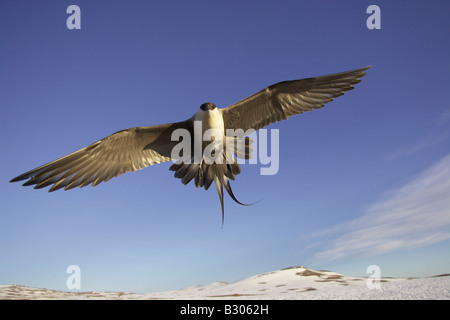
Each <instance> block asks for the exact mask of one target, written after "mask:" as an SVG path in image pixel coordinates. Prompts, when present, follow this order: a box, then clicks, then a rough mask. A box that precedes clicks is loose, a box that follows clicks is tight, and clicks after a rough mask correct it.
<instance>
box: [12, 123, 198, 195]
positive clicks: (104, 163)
mask: <svg viewBox="0 0 450 320" xmlns="http://www.w3.org/2000/svg"><path fill="white" fill-rule="evenodd" d="M191 127H192V122H191V121H183V122H176V123H170V124H164V125H158V126H150V127H134V128H130V129H126V130H122V131H118V132H116V133H114V134H112V135H110V136H108V137H106V138H103V139H101V140H99V141H97V142H94V143H93V144H91V145H89V146H87V147H85V148H83V149H80V150H78V151H75V152H73V153H71V154H69V155H67V156H65V157H62V158H59V159H57V160H55V161H52V162H49V163H47V164H44V165H42V166H40V167H38V168H36V169H33V170H31V171H28V172H26V173H24V174H21V175H20V176H17V177H16V178H14V179H12V180H11V181H10V182H16V181H21V180H25V179H29V180H28V181H26V182H25V183H24V186H30V185H35V187H34V188H35V189H40V188H43V187H46V186H49V185H53V186H52V187H51V188H50V189H49V191H55V190H58V189H61V188H64V189H65V190H69V189H72V188H74V187H80V188H81V187H84V186H87V185H89V184H92V186H93V187H95V186H96V185H98V184H99V183H101V182H103V181H104V182H106V181H108V180H110V179H111V178H112V177H117V176H119V175H121V174H123V173H126V172H128V171H135V170H139V169H142V168H144V167H147V166H150V165H153V164H156V163H161V162H166V161H169V160H171V152H172V148H173V147H174V146H175V145H176V144H177V143H178V141H172V139H171V136H172V132H173V131H174V130H176V129H179V128H183V129H186V130H189V132H191V131H192V128H191Z"/></svg>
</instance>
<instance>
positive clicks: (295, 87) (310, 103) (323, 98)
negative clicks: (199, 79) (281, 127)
mask: <svg viewBox="0 0 450 320" xmlns="http://www.w3.org/2000/svg"><path fill="white" fill-rule="evenodd" d="M369 68H370V67H365V68H361V69H356V70H351V71H347V72H341V73H336V74H331V75H327V76H321V77H315V78H307V79H300V80H292V81H283V82H279V83H276V84H274V85H271V86H269V87H267V88H265V89H263V90H261V91H259V92H257V93H255V94H254V95H252V96H250V97H248V98H246V99H244V100H241V101H239V102H237V103H235V104H233V105H231V106H229V107H226V108H224V109H221V111H222V116H223V120H224V124H225V129H235V130H237V129H242V130H244V131H247V130H248V129H254V130H258V129H261V128H263V127H265V126H267V125H269V124H271V123H274V122H277V121H281V120H285V119H288V118H289V117H290V116H293V115H296V114H300V113H303V112H305V111H310V110H314V109H317V108H321V107H323V106H324V104H325V103H327V102H330V101H332V100H333V99H334V98H336V97H339V96H341V95H343V94H344V92H345V91H348V90H351V89H353V85H355V84H357V83H359V82H360V81H361V80H360V78H362V77H363V76H364V75H365V74H366V73H365V72H364V71H366V70H367V69H369Z"/></svg>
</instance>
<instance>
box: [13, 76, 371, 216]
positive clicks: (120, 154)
mask: <svg viewBox="0 0 450 320" xmlns="http://www.w3.org/2000/svg"><path fill="white" fill-rule="evenodd" d="M368 68H370V67H365V68H361V69H356V70H352V71H347V72H342V73H336V74H331V75H326V76H320V77H314V78H306V79H300V80H291V81H283V82H279V83H276V84H274V85H271V86H269V87H267V88H264V89H263V90H261V91H259V92H257V93H255V94H253V95H252V96H250V97H248V98H246V99H244V100H241V101H239V102H237V103H235V104H233V105H231V106H228V107H226V108H222V109H219V108H217V107H216V105H215V104H213V103H210V102H208V103H204V104H202V105H201V106H200V108H199V110H198V111H197V113H195V114H194V115H193V116H192V117H191V118H189V119H188V120H185V121H181V122H175V123H169V124H163V125H156V126H149V127H134V128H129V129H125V130H122V131H118V132H116V133H114V134H112V135H110V136H107V137H105V138H103V139H101V140H99V141H97V142H94V143H93V144H91V145H89V146H87V147H85V148H83V149H80V150H78V151H75V152H73V153H71V154H69V155H66V156H64V157H62V158H59V159H57V160H54V161H52V162H49V163H47V164H44V165H42V166H40V167H38V168H36V169H33V170H30V171H28V172H26V173H24V174H21V175H19V176H17V177H16V178H14V179H12V180H11V182H16V181H21V180H25V179H29V180H28V181H26V182H25V183H24V184H23V185H24V186H30V185H35V187H34V188H35V189H40V188H44V187H47V186H50V185H52V186H51V188H50V189H49V191H50V192H51V191H55V190H58V189H61V188H64V190H69V189H72V188H74V187H80V188H81V187H84V186H87V185H90V184H91V185H92V187H95V186H96V185H98V184H99V183H101V182H103V181H105V182H106V181H108V180H110V179H111V178H112V177H117V176H119V175H121V174H123V173H126V172H128V171H136V170H139V169H142V168H144V167H147V166H150V165H154V164H157V163H162V162H166V161H174V163H173V165H172V166H171V167H170V170H172V171H175V177H176V178H179V179H181V182H182V183H183V184H188V183H189V182H190V181H191V180H194V182H195V186H196V187H198V188H201V187H204V188H205V189H206V190H207V189H208V188H209V187H210V185H211V184H212V182H213V181H214V183H215V186H216V189H217V192H218V194H219V198H220V203H221V208H222V223H223V219H224V203H223V187H225V190H226V191H227V192H228V194H229V195H230V197H231V198H232V199H233V200H234V201H235V202H237V203H239V204H241V205H244V204H243V203H241V202H239V201H238V200H237V199H236V197H235V196H234V194H233V192H232V190H231V186H230V179H231V180H235V178H236V175H238V174H239V173H240V172H241V168H240V165H239V163H238V161H237V160H236V157H237V158H242V159H248V158H250V157H251V150H252V148H251V139H249V138H248V137H244V138H243V140H242V139H239V138H236V137H229V136H227V135H226V133H227V129H228V130H229V129H232V130H235V131H238V129H242V131H244V132H248V130H249V129H253V130H258V129H261V128H263V127H265V126H268V125H270V124H272V123H274V122H277V121H281V120H285V119H288V118H289V117H291V116H293V115H296V114H301V113H303V112H305V111H311V110H314V109H318V108H321V107H323V106H324V104H325V103H328V102H330V101H332V100H333V99H334V98H336V97H338V96H341V95H343V94H344V92H345V91H348V90H351V89H353V86H354V85H355V84H357V83H359V82H360V81H361V80H360V79H361V78H362V77H363V76H364V75H365V74H366V73H365V71H366V70H367V69H368ZM196 123H199V124H200V126H199V127H200V128H201V132H200V134H196V132H195V131H196ZM177 129H180V130H181V131H180V130H179V131H178V132H183V130H184V132H188V133H189V134H190V135H191V137H194V138H193V139H191V141H190V150H188V151H190V152H186V154H180V153H178V152H175V153H174V152H173V151H174V147H175V146H177V145H179V144H180V141H179V140H177V139H174V133H175V132H177V131H176V130H177ZM209 129H213V130H215V132H219V133H220V134H221V135H222V138H223V139H222V140H221V139H217V136H215V138H216V140H221V141H222V142H221V145H220V147H219V149H216V147H215V148H214V149H213V152H212V153H210V154H211V155H212V156H213V157H214V160H215V161H212V162H211V161H206V160H207V159H206V158H205V156H204V154H203V153H202V152H203V151H205V149H206V148H207V147H208V145H209V144H210V143H211V140H215V139H214V137H212V138H211V139H209V141H204V135H203V134H204V133H205V132H206V131H207V130H209ZM241 138H242V137H241ZM230 139H232V140H233V141H232V142H234V141H236V143H234V144H230V145H232V147H231V150H230V149H228V152H227V150H226V145H227V143H225V142H228V141H229V140H230ZM237 140H239V141H240V142H238V141H237ZM198 148H200V149H201V150H200V151H201V152H200V156H198V153H196V149H198ZM217 150H218V151H219V152H218V151H217ZM221 150H223V152H221ZM184 151H186V150H184ZM217 160H223V161H217Z"/></svg>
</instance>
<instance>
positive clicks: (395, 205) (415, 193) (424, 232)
mask: <svg viewBox="0 0 450 320" xmlns="http://www.w3.org/2000/svg"><path fill="white" fill-rule="evenodd" d="M336 233H339V234H340V235H339V236H335V238H334V239H332V240H330V241H329V242H328V243H327V246H326V248H325V249H323V250H322V251H320V252H318V253H316V255H315V258H316V259H318V260H328V261H329V260H336V259H341V258H345V257H350V256H356V255H378V254H382V253H386V252H390V251H394V250H399V249H406V248H415V247H420V246H426V245H429V244H432V243H436V242H440V241H443V240H446V239H449V238H450V155H447V156H445V157H444V158H442V159H441V160H440V161H438V162H437V163H435V164H434V165H432V166H431V167H429V168H428V169H426V170H425V171H423V172H422V173H421V174H419V175H418V176H417V177H416V178H415V179H414V180H412V181H411V182H409V183H407V184H406V185H404V186H403V187H402V188H400V189H398V190H394V191H391V192H389V193H387V194H386V196H385V197H384V199H383V200H381V201H379V202H378V203H375V204H373V205H372V206H370V207H369V208H368V209H367V210H366V211H365V213H364V214H363V215H362V216H361V217H359V218H357V219H354V220H352V221H350V222H348V223H346V224H344V225H339V226H337V227H334V228H332V229H330V230H327V231H325V232H323V233H322V236H324V235H329V234H336Z"/></svg>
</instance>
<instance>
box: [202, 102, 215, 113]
mask: <svg viewBox="0 0 450 320" xmlns="http://www.w3.org/2000/svg"><path fill="white" fill-rule="evenodd" d="M214 109H216V105H215V104H214V103H212V102H206V103H204V104H202V105H201V106H200V110H202V111H208V110H209V111H213V110H214Z"/></svg>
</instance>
